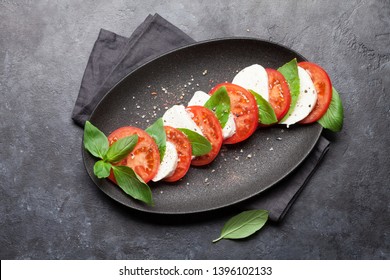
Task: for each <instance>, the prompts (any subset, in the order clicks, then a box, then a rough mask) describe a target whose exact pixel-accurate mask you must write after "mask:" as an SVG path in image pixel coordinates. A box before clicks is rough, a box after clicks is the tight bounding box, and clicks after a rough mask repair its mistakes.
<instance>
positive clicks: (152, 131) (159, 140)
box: [145, 118, 167, 161]
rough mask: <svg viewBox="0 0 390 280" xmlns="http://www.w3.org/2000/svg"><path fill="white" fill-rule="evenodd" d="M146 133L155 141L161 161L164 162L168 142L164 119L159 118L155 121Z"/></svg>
mask: <svg viewBox="0 0 390 280" xmlns="http://www.w3.org/2000/svg"><path fill="white" fill-rule="evenodd" d="M145 131H146V132H147V133H148V134H149V135H150V136H151V137H152V138H153V139H154V141H155V142H156V144H157V147H158V151H159V153H160V161H162V160H163V158H164V154H165V149H166V141H167V136H166V134H165V130H164V122H163V120H162V118H159V119H158V120H157V121H155V122H154V123H153V124H152V125H151V126H149V127H148V128H147V129H145Z"/></svg>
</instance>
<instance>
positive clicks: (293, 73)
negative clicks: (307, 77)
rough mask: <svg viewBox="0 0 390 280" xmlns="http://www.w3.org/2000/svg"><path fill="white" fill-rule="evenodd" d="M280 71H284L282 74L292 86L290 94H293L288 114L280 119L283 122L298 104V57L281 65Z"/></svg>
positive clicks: (290, 86)
mask: <svg viewBox="0 0 390 280" xmlns="http://www.w3.org/2000/svg"><path fill="white" fill-rule="evenodd" d="M278 71H279V72H280V73H282V75H283V76H284V78H285V79H286V81H287V83H288V86H289V88H290V95H291V104H290V108H289V109H288V112H287V114H286V115H285V116H284V117H283V119H282V120H281V121H280V122H283V121H285V120H286V119H287V118H288V117H289V116H290V115H291V113H292V112H293V111H294V108H295V105H296V104H297V101H298V96H299V76H298V64H297V59H296V58H294V59H293V60H291V61H290V62H287V63H286V64H284V65H283V66H281V67H279V68H278Z"/></svg>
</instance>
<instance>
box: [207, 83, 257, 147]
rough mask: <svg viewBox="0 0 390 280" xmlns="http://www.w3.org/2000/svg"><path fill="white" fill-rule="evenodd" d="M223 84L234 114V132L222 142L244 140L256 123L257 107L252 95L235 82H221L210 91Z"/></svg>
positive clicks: (228, 142)
mask: <svg viewBox="0 0 390 280" xmlns="http://www.w3.org/2000/svg"><path fill="white" fill-rule="evenodd" d="M222 86H225V87H226V90H227V92H228V95H229V97H230V111H231V112H232V113H233V115H234V121H235V123H236V133H235V134H234V135H233V136H232V137H229V138H227V139H225V141H224V142H223V143H224V144H235V143H238V142H241V141H244V140H245V139H247V138H248V137H249V136H251V135H252V134H253V133H254V132H255V130H256V128H257V123H258V114H259V109H258V108H257V103H256V100H255V98H254V97H253V95H252V94H251V93H250V92H249V91H247V90H246V89H244V88H243V87H240V86H238V85H235V84H231V83H222V84H219V85H216V86H215V87H214V88H213V89H211V91H210V93H209V94H210V95H212V94H213V93H214V92H215V91H216V90H217V89H218V88H220V87H222Z"/></svg>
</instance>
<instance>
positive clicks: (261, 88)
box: [232, 64, 269, 101]
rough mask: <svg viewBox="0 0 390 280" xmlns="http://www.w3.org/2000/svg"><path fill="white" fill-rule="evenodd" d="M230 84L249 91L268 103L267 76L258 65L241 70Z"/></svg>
mask: <svg viewBox="0 0 390 280" xmlns="http://www.w3.org/2000/svg"><path fill="white" fill-rule="evenodd" d="M232 83H233V84H236V85H239V86H241V87H243V88H245V89H251V90H253V91H255V92H256V93H258V94H260V95H261V96H262V97H263V98H264V99H265V100H267V101H269V93H268V75H267V72H266V71H265V69H264V67H263V66H261V65H259V64H253V65H251V66H248V67H246V68H244V69H242V70H241V71H240V72H238V74H237V75H236V76H235V77H234V79H233V81H232Z"/></svg>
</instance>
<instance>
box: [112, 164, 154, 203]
mask: <svg viewBox="0 0 390 280" xmlns="http://www.w3.org/2000/svg"><path fill="white" fill-rule="evenodd" d="M112 170H113V171H114V177H115V180H116V182H117V183H118V185H119V187H120V188H121V189H122V190H123V191H124V192H125V193H126V194H128V195H130V196H131V197H133V198H134V199H137V200H140V201H142V202H145V203H146V204H148V205H153V199H152V191H151V190H150V188H149V186H148V185H147V184H146V183H145V182H144V181H143V180H142V179H141V178H140V177H139V176H137V174H136V173H135V172H134V171H133V169H131V168H130V167H128V166H112Z"/></svg>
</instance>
